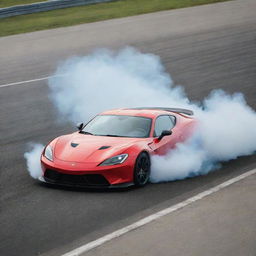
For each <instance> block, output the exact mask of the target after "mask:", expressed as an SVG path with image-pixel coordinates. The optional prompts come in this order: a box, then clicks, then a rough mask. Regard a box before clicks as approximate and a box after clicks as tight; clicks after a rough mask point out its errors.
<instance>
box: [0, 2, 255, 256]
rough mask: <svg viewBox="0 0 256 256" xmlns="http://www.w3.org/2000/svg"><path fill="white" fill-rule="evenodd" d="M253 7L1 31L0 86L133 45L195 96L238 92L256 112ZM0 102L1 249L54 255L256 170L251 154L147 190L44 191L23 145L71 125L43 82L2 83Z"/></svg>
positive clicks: (7, 253)
mask: <svg viewBox="0 0 256 256" xmlns="http://www.w3.org/2000/svg"><path fill="white" fill-rule="evenodd" d="M255 9H256V5H255V1H254V0H238V1H231V2H225V3H219V4H214V5H205V6H200V7H195V8H186V9H181V10H175V11H164V12H159V13H153V14H147V15H141V16H135V17H129V18H123V19H116V20H110V21H105V22H98V23H93V24H85V25H79V26H75V27H68V28H61V29H56V30H50V31H41V32H35V33H30V34H24V35H18V36H10V37H5V38H0V45H1V47H0V56H1V58H0V85H8V84H10V83H13V82H20V81H25V80H30V79H37V78H41V77H45V76H48V75H51V74H52V72H53V71H54V69H55V67H56V65H57V63H59V62H60V61H62V60H64V59H66V58H67V57H69V56H72V55H85V54H87V53H89V52H91V51H92V50H93V49H95V48H97V47H109V48H112V49H119V48H121V47H123V46H126V45H131V46H134V47H137V48H138V49H140V50H141V51H143V52H150V53H155V54H157V55H159V56H160V57H161V59H162V61H163V63H164V65H165V67H166V69H167V71H168V72H169V73H171V75H172V77H173V79H174V81H175V83H176V84H182V85H184V87H185V89H186V92H187V94H188V96H189V98H191V99H192V100H201V99H203V98H204V97H205V96H207V95H208V94H209V92H210V91H211V90H213V89H217V88H223V89H224V90H226V91H228V92H230V93H232V92H237V91H241V92H243V93H244V95H245V98H246V100H247V102H248V104H249V105H250V106H251V107H253V108H254V109H256V30H255V27H256V15H255ZM0 107H1V114H0V115H1V116H0V119H1V126H0V134H1V136H0V142H1V143H0V145H1V152H0V153H1V167H0V169H1V171H0V223H1V229H0V239H1V242H0V255H4V256H11V255H12V256H16V255H26V256H30V255H38V254H44V255H60V254H61V253H64V252H66V251H69V250H70V249H72V248H75V247H76V246H78V245H80V244H82V243H85V242H88V241H91V240H93V239H95V238H98V237H100V236H102V235H103V234H107V233H108V232H111V231H114V230H116V229H117V228H120V227H123V226H124V225H127V224H129V223H132V222H133V221H135V220H138V219H139V218H141V217H144V216H146V215H147V214H150V213H153V212H154V211H156V210H159V209H162V208H164V207H165V206H170V205H172V204H175V203H177V202H180V201H182V200H184V199H186V198H188V197H190V196H192V195H194V194H196V193H198V192H201V191H204V190H206V189H207V188H209V187H211V186H213V185H217V184H219V183H221V182H223V181H225V180H227V179H229V178H231V177H235V176H237V175H239V174H241V173H243V172H245V171H247V170H250V169H253V168H255V167H256V156H255V155H254V156H249V157H242V158H239V159H237V160H234V161H230V162H228V163H225V164H224V165H223V167H222V168H221V169H220V170H218V171H216V172H213V173H211V174H209V175H207V176H202V177H197V178H193V179H187V180H183V181H177V182H170V183H165V184H150V185H148V186H147V187H145V188H143V189H129V190H124V191H91V190H85V191H76V190H64V189H54V188H47V187H45V186H42V185H40V184H38V183H37V182H36V181H34V180H33V179H31V178H30V177H29V175H28V172H27V171H26V163H25V160H24V157H23V154H24V152H26V150H27V149H28V145H27V144H28V143H29V142H41V143H43V144H45V143H47V142H48V141H50V140H51V139H52V138H54V137H56V136H58V135H60V134H64V133H66V132H71V131H73V130H75V128H74V127H72V126H71V124H68V123H63V124H61V123H59V122H57V121H56V119H57V118H56V117H57V112H56V110H55V109H54V108H53V106H52V104H51V102H50V100H49V98H48V88H47V80H41V81H35V82H32V83H24V84H19V85H15V84H14V85H8V86H4V87H0ZM234 129H235V127H234Z"/></svg>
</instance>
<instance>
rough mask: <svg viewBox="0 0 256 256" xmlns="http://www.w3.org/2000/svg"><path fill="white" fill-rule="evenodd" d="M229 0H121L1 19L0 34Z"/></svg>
mask: <svg viewBox="0 0 256 256" xmlns="http://www.w3.org/2000/svg"><path fill="white" fill-rule="evenodd" d="M224 1H227V0H119V1H116V2H110V3H101V4H93V5H87V6H80V7H72V8H66V9H59V10H53V11H48V12H41V13H35V14H28V15H21V16H16V17H10V18H3V19H0V36H7V35H13V34H19V33H24V32H31V31H37V30H43V29H51V28H57V27H64V26H71V25H76V24H82V23H89V22H95V21H100V20H107V19H112V18H120V17H126V16H132V15H138V14H143V13H150V12H156V11H162V10H170V9H176V8H183V7H189V6H196V5H201V4H209V3H217V2H224Z"/></svg>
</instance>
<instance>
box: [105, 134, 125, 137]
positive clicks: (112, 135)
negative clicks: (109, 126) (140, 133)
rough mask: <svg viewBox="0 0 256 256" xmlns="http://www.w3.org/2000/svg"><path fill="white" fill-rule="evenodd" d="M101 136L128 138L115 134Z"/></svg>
mask: <svg viewBox="0 0 256 256" xmlns="http://www.w3.org/2000/svg"><path fill="white" fill-rule="evenodd" d="M101 136H108V137H127V136H121V135H115V134H104V135H101Z"/></svg>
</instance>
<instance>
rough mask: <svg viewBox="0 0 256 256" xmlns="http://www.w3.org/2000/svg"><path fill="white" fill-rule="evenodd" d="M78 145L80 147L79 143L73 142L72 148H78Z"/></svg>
mask: <svg viewBox="0 0 256 256" xmlns="http://www.w3.org/2000/svg"><path fill="white" fill-rule="evenodd" d="M78 145H79V144H78V143H74V142H71V146H72V147H73V148H75V147H77V146H78Z"/></svg>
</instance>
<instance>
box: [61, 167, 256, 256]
mask: <svg viewBox="0 0 256 256" xmlns="http://www.w3.org/2000/svg"><path fill="white" fill-rule="evenodd" d="M253 174H256V169H253V170H251V171H248V172H246V173H243V174H241V175H239V176H237V177H235V178H232V179H230V180H228V181H225V182H223V183H221V184H219V185H217V186H215V187H212V188H210V189H208V190H206V191H204V192H201V193H199V194H197V195H195V196H193V197H191V198H189V199H186V200H184V201H183V202H181V203H178V204H175V205H173V206H170V207H168V208H166V209H164V210H161V211H159V212H156V213H154V214H152V215H149V216H147V217H145V218H143V219H141V220H139V221H137V222H135V223H133V224H131V225H128V226H126V227H124V228H121V229H118V230H116V231H114V232H112V233H110V234H108V235H105V236H103V237H101V238H99V239H96V240H94V241H92V242H89V243H87V244H85V245H82V246H80V247H78V248H76V249H74V250H72V251H70V252H68V253H65V254H63V255H62V256H79V255H81V254H82V253H85V252H88V251H90V250H92V249H94V248H96V247H98V246H100V245H102V244H104V243H106V242H108V241H110V240H112V239H114V238H117V237H120V236H122V235H124V234H126V233H128V232H130V231H132V230H135V229H137V228H139V227H142V226H144V225H146V224H148V223H150V222H152V221H154V220H157V219H159V218H161V217H163V216H166V215H168V214H170V213H172V212H175V211H177V210H179V209H182V208H184V207H185V206H188V205H190V204H192V203H194V202H196V201H198V200H201V199H203V198H205V197H207V196H209V195H211V194H213V193H215V192H217V191H219V190H221V189H223V188H225V187H228V186H230V185H232V184H234V183H236V182H238V181H240V180H242V179H245V178H246V177H249V176H251V175H253Z"/></svg>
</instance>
